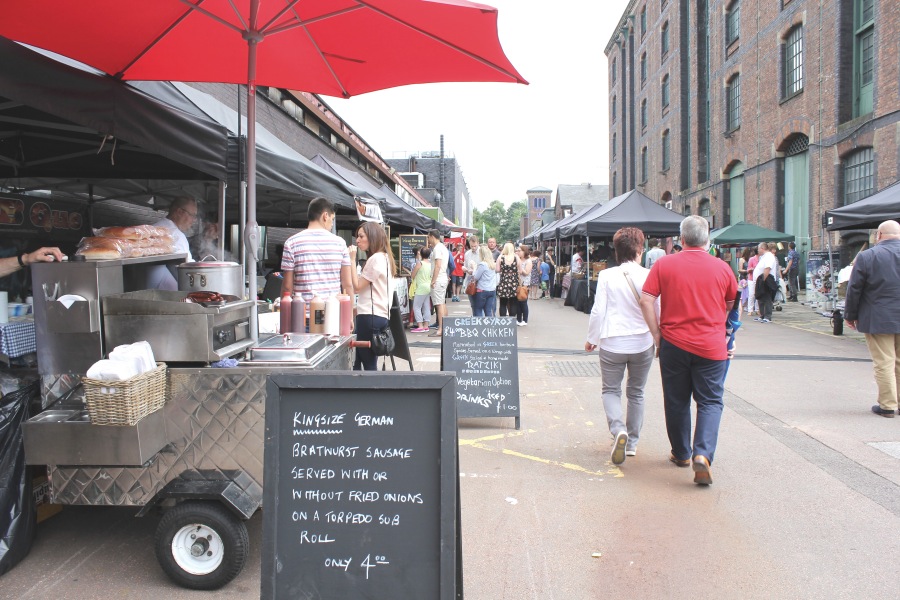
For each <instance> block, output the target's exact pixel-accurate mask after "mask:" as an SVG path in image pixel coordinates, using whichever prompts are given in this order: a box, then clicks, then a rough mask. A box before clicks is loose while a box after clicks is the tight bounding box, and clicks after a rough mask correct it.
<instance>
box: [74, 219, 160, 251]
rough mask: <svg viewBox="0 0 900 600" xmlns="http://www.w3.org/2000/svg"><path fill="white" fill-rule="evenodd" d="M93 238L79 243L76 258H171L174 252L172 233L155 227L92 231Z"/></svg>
mask: <svg viewBox="0 0 900 600" xmlns="http://www.w3.org/2000/svg"><path fill="white" fill-rule="evenodd" d="M94 234H95V236H94V237H86V238H83V239H82V240H81V243H79V244H78V250H76V251H75V254H77V255H80V256H84V257H85V258H87V259H89V260H109V259H115V258H136V257H140V256H156V255H158V254H171V253H172V252H174V251H175V238H174V237H173V236H172V232H171V231H169V230H168V229H166V228H165V227H159V226H156V225H135V226H133V227H103V228H102V229H97V230H95V231H94Z"/></svg>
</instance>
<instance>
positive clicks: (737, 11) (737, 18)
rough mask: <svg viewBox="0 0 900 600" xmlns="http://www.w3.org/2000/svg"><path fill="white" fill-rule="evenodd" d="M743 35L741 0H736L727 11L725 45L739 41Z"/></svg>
mask: <svg viewBox="0 0 900 600" xmlns="http://www.w3.org/2000/svg"><path fill="white" fill-rule="evenodd" d="M740 37H741V2H740V0H735V1H734V2H733V3H732V4H731V6H730V7H728V10H727V11H725V45H726V46H730V45H731V44H733V43H735V42H736V41H738V38H740Z"/></svg>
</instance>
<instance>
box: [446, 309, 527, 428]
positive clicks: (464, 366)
mask: <svg viewBox="0 0 900 600" xmlns="http://www.w3.org/2000/svg"><path fill="white" fill-rule="evenodd" d="M441 370H443V371H456V375H457V380H456V401H457V416H459V417H515V418H516V429H519V426H520V425H521V423H520V415H521V412H520V409H519V354H518V346H517V342H516V319H515V317H444V335H443V338H442V340H441Z"/></svg>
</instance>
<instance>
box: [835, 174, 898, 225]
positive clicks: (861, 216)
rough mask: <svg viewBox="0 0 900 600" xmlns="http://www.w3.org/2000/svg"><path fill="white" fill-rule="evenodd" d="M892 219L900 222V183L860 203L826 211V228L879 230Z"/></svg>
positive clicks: (895, 183)
mask: <svg viewBox="0 0 900 600" xmlns="http://www.w3.org/2000/svg"><path fill="white" fill-rule="evenodd" d="M891 219H893V220H895V221H900V181H896V182H894V183H893V184H891V185H890V186H889V187H887V188H885V189H883V190H881V191H880V192H878V193H876V194H873V195H872V196H869V197H868V198H864V199H863V200H860V201H859V202H854V203H853V204H848V205H847V206H842V207H840V208H835V209H832V210H827V211H825V228H826V229H828V231H842V230H847V229H877V228H878V226H879V225H881V224H882V223H884V222H885V221H889V220H891Z"/></svg>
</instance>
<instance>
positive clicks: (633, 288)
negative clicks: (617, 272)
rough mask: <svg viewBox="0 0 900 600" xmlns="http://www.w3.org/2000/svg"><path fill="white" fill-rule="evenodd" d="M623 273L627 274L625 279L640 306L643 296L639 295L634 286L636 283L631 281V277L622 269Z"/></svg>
mask: <svg viewBox="0 0 900 600" xmlns="http://www.w3.org/2000/svg"><path fill="white" fill-rule="evenodd" d="M622 273H624V274H625V279H627V280H628V285H629V286H630V287H631V292H632V293H633V294H634V299H635V301H637V303H638V304H640V303H641V295H640V294H638V291H637V287H636V286H635V285H634V282H633V281H632V280H631V275H629V274H628V271H626V270H625V269H622Z"/></svg>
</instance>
